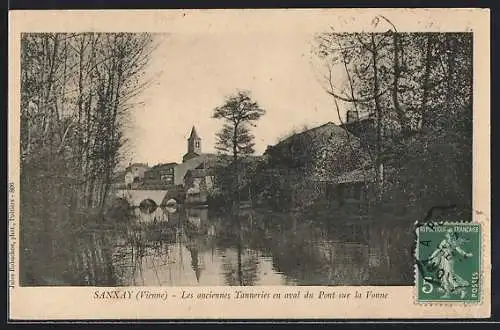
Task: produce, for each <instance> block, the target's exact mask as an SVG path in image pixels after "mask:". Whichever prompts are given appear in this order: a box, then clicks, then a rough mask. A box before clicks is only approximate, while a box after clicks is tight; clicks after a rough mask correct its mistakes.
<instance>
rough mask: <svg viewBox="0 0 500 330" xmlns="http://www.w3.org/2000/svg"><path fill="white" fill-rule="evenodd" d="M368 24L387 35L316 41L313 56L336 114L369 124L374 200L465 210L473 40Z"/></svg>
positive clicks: (327, 36) (349, 35)
mask: <svg viewBox="0 0 500 330" xmlns="http://www.w3.org/2000/svg"><path fill="white" fill-rule="evenodd" d="M375 23H376V24H378V25H379V26H380V25H382V24H386V23H387V24H388V25H387V26H388V30H387V31H385V32H381V33H335V32H329V33H322V34H320V35H318V36H317V39H316V48H315V52H316V55H317V58H318V59H320V61H321V62H322V64H323V65H324V68H325V69H324V71H323V72H324V73H325V74H324V78H325V80H324V82H325V84H324V85H325V90H326V91H327V93H329V94H330V95H331V96H332V97H333V99H334V101H335V104H336V105H337V111H338V109H339V104H340V103H341V104H343V105H344V107H345V108H348V109H350V111H352V112H355V113H356V114H357V115H358V116H360V115H363V114H365V115H368V116H369V118H371V119H372V120H373V123H374V125H373V126H374V128H375V131H376V134H375V135H374V137H368V138H369V139H371V140H373V141H371V142H372V143H369V144H366V145H365V146H368V148H367V152H368V154H369V156H370V161H371V164H372V166H373V167H374V169H375V170H376V173H377V176H376V178H377V188H378V196H379V198H381V199H386V198H391V197H390V196H386V195H391V194H392V195H398V197H397V198H399V199H400V200H401V201H404V200H414V199H416V201H417V203H419V204H420V205H424V204H426V203H428V202H430V201H432V200H433V199H434V198H438V200H441V199H443V198H445V197H444V195H447V197H446V198H445V199H446V200H453V201H454V202H455V203H456V204H459V205H463V206H465V207H470V203H471V183H472V181H471V180H472V177H471V173H472V156H471V155H472V34H471V33H400V32H398V31H397V30H396V28H395V27H394V26H393V25H392V24H391V23H390V22H389V21H387V20H386V19H385V18H383V17H379V18H377V20H375ZM335 73H336V74H337V75H335ZM339 80H343V81H344V84H339V83H338V81H339ZM334 82H335V83H334ZM338 115H339V117H340V113H338ZM340 119H341V120H342V118H340ZM357 133H358V136H360V138H361V139H363V135H364V134H365V133H364V132H363V131H361V132H357ZM389 168H392V169H393V170H394V173H395V176H396V177H395V178H390V177H389V176H387V175H385V173H386V172H387V170H388V169H389ZM408 196H412V197H411V198H408ZM393 198H396V197H394V196H393ZM439 198H440V199H439ZM438 200H433V201H434V203H436V202H437V201H438Z"/></svg>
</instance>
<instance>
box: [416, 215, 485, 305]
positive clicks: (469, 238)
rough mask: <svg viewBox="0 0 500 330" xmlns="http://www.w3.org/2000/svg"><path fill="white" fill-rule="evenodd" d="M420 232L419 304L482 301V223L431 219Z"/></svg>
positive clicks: (417, 253) (418, 247)
mask: <svg viewBox="0 0 500 330" xmlns="http://www.w3.org/2000/svg"><path fill="white" fill-rule="evenodd" d="M416 234H417V242H416V250H415V263H416V278H415V281H416V282H415V285H416V290H417V292H416V300H417V303H432V302H442V303H448V302H450V303H451V302H463V303H479V302H480V301H481V292H482V290H481V225H480V224H478V223H458V222H455V223H451V222H440V223H432V222H429V223H427V224H424V225H419V226H417V229H416Z"/></svg>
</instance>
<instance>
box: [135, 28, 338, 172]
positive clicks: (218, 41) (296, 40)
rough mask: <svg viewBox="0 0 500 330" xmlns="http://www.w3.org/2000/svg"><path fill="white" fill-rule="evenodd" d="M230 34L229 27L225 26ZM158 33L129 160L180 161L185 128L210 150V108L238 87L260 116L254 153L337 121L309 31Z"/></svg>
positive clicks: (214, 125)
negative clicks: (307, 129) (254, 103)
mask: <svg viewBox="0 0 500 330" xmlns="http://www.w3.org/2000/svg"><path fill="white" fill-rule="evenodd" d="M228 31H230V30H228ZM245 31H246V32H245V33H241V31H240V32H238V33H236V32H234V31H233V32H227V33H224V32H217V33H208V32H207V33H201V32H195V31H187V32H182V31H181V32H175V33H169V34H162V35H161V36H159V37H158V41H159V46H158V48H157V49H156V50H155V52H154V53H153V54H152V58H151V61H150V64H149V66H148V68H147V71H148V73H147V74H148V75H149V76H150V77H151V78H152V80H151V82H152V83H151V84H150V86H148V88H146V89H145V90H144V92H143V93H142V94H141V96H140V99H141V101H143V105H142V106H141V107H140V108H138V109H135V110H134V113H133V116H132V123H133V125H132V127H131V128H130V129H129V131H128V132H127V137H128V138H129V140H130V141H131V143H130V147H129V149H130V155H131V157H130V158H129V160H128V161H132V162H144V163H148V164H149V165H150V166H151V165H152V164H157V163H164V162H181V161H182V156H183V155H184V154H185V153H186V150H187V141H186V139H187V137H188V136H189V134H190V131H191V128H192V126H195V127H196V130H197V132H198V135H199V136H200V137H201V139H202V152H207V153H212V152H216V151H215V148H214V145H215V134H216V132H217V131H218V130H219V129H220V127H221V126H222V122H221V121H218V120H216V119H212V118H211V115H212V112H213V109H214V108H215V107H217V106H219V105H222V104H223V103H224V100H225V97H226V96H228V95H230V94H232V93H235V92H236V91H237V90H248V91H250V92H251V96H252V97H253V99H254V100H255V101H257V102H258V103H259V105H260V106H261V107H262V108H264V109H265V110H266V114H265V115H264V116H263V117H262V118H261V119H260V120H259V121H258V122H257V127H256V128H253V130H252V132H253V134H254V135H255V137H256V138H255V151H256V152H255V154H262V153H263V152H264V151H265V149H266V147H267V146H268V145H273V144H276V143H277V142H278V140H279V139H280V138H281V137H283V136H284V135H286V134H287V133H289V132H291V131H292V130H294V129H301V128H303V127H304V125H307V126H308V127H314V126H319V125H322V124H324V123H326V122H328V121H333V122H338V117H337V112H336V110H335V107H334V103H333V99H332V98H331V97H330V96H329V95H328V94H327V93H326V92H325V89H324V88H323V87H322V85H321V79H320V78H319V76H318V69H317V66H316V64H312V62H311V61H314V56H313V55H312V52H311V47H312V42H313V37H314V34H313V33H312V32H311V31H308V30H307V29H305V31H304V32H301V31H300V29H298V28H295V29H286V28H280V29H276V30H271V29H269V30H265V29H255V30H245Z"/></svg>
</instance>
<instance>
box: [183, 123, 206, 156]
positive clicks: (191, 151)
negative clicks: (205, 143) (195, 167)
mask: <svg viewBox="0 0 500 330" xmlns="http://www.w3.org/2000/svg"><path fill="white" fill-rule="evenodd" d="M187 142H188V148H187V149H188V150H187V153H186V154H185V155H184V157H182V161H183V162H185V161H186V160H188V159H190V158H193V157H196V156H199V155H201V138H200V137H199V136H198V133H196V129H195V128H194V126H193V128H192V129H191V134H190V135H189V138H188V141H187Z"/></svg>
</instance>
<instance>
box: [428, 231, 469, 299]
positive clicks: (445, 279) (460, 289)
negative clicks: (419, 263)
mask: <svg viewBox="0 0 500 330" xmlns="http://www.w3.org/2000/svg"><path fill="white" fill-rule="evenodd" d="M463 243H464V239H462V238H459V237H458V235H457V233H455V232H453V231H452V230H451V229H449V230H448V231H447V232H446V234H445V238H444V239H443V240H442V241H441V243H439V245H438V248H437V249H436V250H435V251H434V252H433V253H432V254H431V255H430V257H429V260H428V262H429V265H430V266H432V268H434V269H436V271H437V280H438V281H439V282H440V288H439V289H440V291H444V296H443V297H442V298H448V297H449V296H450V294H458V293H460V297H461V298H462V299H463V298H464V297H465V295H466V290H465V288H466V287H468V286H469V282H468V281H466V280H464V279H463V278H461V277H460V276H459V275H458V274H457V273H456V271H455V269H454V264H455V261H456V259H457V254H458V255H459V256H462V257H467V258H470V257H472V253H469V252H466V251H464V250H463V249H462V248H461V245H462V244H463Z"/></svg>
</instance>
